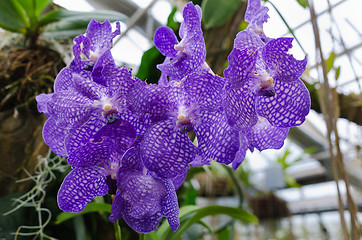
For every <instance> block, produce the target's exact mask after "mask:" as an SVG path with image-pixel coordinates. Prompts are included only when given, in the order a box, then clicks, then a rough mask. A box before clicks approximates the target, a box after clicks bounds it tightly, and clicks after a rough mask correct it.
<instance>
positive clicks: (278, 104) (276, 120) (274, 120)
mask: <svg viewBox="0 0 362 240" xmlns="http://www.w3.org/2000/svg"><path fill="white" fill-rule="evenodd" d="M274 89H275V96H274V97H264V96H261V97H258V98H257V100H256V106H257V107H256V109H257V113H258V114H259V115H260V116H262V117H265V118H267V119H268V120H269V122H270V123H271V125H273V126H276V127H294V126H299V125H301V124H302V123H303V122H304V120H305V116H307V115H308V113H309V110H310V96H309V91H308V89H307V88H306V87H305V86H304V84H303V82H302V81H301V80H297V81H293V82H282V81H279V80H278V79H274Z"/></svg>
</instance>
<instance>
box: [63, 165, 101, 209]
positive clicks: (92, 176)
mask: <svg viewBox="0 0 362 240" xmlns="http://www.w3.org/2000/svg"><path fill="white" fill-rule="evenodd" d="M107 192H108V186H107V184H106V182H105V178H104V170H103V169H101V168H98V167H81V168H75V169H73V170H72V171H71V172H70V173H69V174H68V175H67V176H66V177H65V178H64V181H63V183H62V185H61V186H60V189H59V192H58V205H59V208H60V209H61V210H63V211H64V212H81V211H83V209H84V207H85V205H87V204H88V203H89V202H90V201H92V200H93V199H94V198H95V197H97V196H104V195H105V194H107Z"/></svg>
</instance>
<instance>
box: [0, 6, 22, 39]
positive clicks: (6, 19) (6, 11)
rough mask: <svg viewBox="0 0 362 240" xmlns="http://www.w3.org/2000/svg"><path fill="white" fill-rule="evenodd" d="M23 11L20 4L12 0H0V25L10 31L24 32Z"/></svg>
mask: <svg viewBox="0 0 362 240" xmlns="http://www.w3.org/2000/svg"><path fill="white" fill-rule="evenodd" d="M25 20H26V16H25V13H24V11H23V9H22V7H21V5H20V4H19V3H18V2H16V1H13V0H1V1H0V27H1V28H3V29H5V30H7V31H11V32H19V33H23V34H25V33H26V27H27V25H26V23H24V21H25Z"/></svg>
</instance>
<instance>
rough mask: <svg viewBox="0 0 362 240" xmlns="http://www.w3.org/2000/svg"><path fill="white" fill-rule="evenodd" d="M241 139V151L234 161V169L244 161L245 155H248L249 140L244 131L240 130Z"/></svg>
mask: <svg viewBox="0 0 362 240" xmlns="http://www.w3.org/2000/svg"><path fill="white" fill-rule="evenodd" d="M239 141H240V145H239V151H238V152H237V153H236V155H235V159H234V161H233V162H232V168H233V169H234V171H235V170H236V169H237V168H238V167H239V166H240V164H241V163H242V162H243V161H244V159H245V155H246V150H247V149H248V142H247V140H246V136H245V134H243V133H242V132H240V134H239Z"/></svg>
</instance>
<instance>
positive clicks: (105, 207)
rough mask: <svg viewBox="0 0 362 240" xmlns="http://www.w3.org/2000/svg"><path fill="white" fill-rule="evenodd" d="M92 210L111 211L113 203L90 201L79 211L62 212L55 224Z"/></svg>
mask: <svg viewBox="0 0 362 240" xmlns="http://www.w3.org/2000/svg"><path fill="white" fill-rule="evenodd" d="M90 212H109V213H110V212H111V204H109V203H96V202H90V203H88V204H87V205H86V206H85V208H84V210H83V211H82V212H79V213H68V212H62V213H61V214H59V215H58V216H57V219H56V221H55V224H60V223H62V222H64V221H66V220H69V219H71V218H74V217H76V216H79V215H83V214H86V213H90Z"/></svg>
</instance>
